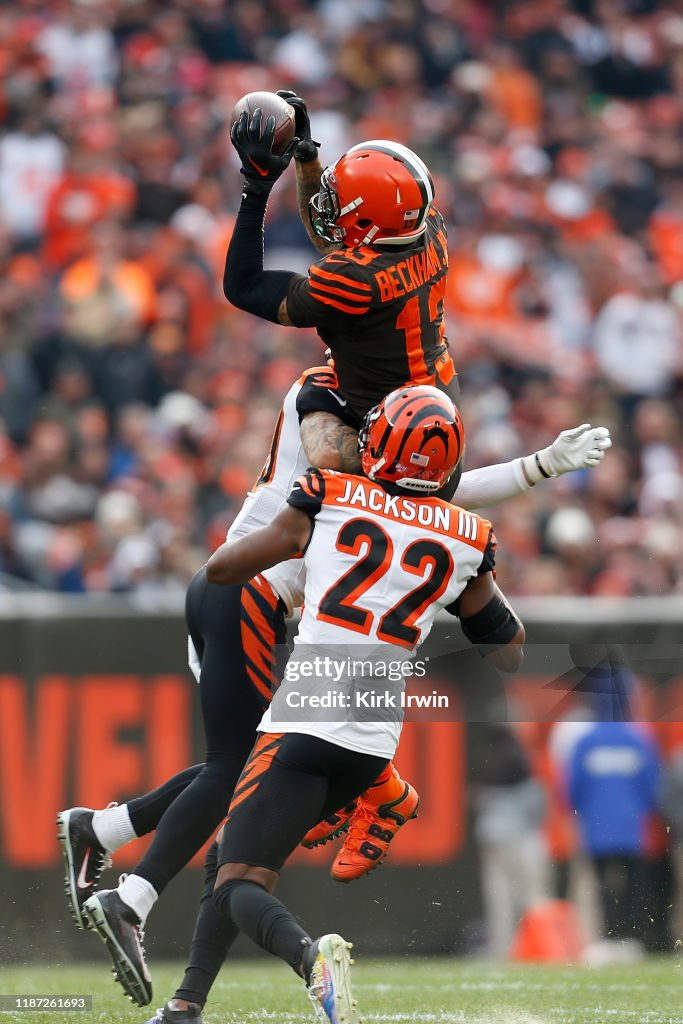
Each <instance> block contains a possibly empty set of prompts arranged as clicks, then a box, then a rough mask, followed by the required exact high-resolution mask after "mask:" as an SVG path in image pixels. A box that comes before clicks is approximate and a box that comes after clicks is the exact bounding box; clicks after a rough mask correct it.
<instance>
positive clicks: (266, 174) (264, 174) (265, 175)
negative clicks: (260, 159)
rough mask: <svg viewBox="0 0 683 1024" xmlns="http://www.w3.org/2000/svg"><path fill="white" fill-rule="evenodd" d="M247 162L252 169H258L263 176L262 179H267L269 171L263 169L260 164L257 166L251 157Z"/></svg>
mask: <svg viewBox="0 0 683 1024" xmlns="http://www.w3.org/2000/svg"><path fill="white" fill-rule="evenodd" d="M247 160H248V161H249V163H250V164H251V166H252V167H255V168H256V170H257V171H258V172H259V174H260V175H261V177H262V178H267V177H268V171H267V170H265V171H264V170H263V168H262V167H259V165H258V164H255V163H254V161H253V160H252V159H251V157H250V156H248V157H247Z"/></svg>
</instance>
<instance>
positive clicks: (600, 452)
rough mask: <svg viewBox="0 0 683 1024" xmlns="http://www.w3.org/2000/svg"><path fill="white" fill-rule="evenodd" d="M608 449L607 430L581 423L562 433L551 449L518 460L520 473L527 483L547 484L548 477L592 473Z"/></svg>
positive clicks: (610, 439)
mask: <svg viewBox="0 0 683 1024" xmlns="http://www.w3.org/2000/svg"><path fill="white" fill-rule="evenodd" d="M611 447H612V438H611V437H610V433H609V430H608V429H607V427H592V426H591V425H590V423H582V424H581V426H580V427H573V428H572V429H571V430H563V431H562V433H561V434H559V435H558V436H557V437H556V438H555V440H554V441H553V443H552V444H551V445H548V447H547V448H542V449H541V451H538V452H535V453H534V454H533V455H527V456H525V458H524V459H523V460H522V461H523V463H524V472H525V475H526V476H527V477H528V479H529V480H530V481H531V483H534V484H537V483H538V482H539V480H547V479H548V478H549V477H551V476H563V474H564V473H573V472H574V471H575V470H577V469H592V468H593V466H597V465H598V464H599V463H600V462H602V460H603V459H604V457H605V452H606V451H607V449H608V448H611Z"/></svg>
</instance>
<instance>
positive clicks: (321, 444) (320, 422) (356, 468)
mask: <svg viewBox="0 0 683 1024" xmlns="http://www.w3.org/2000/svg"><path fill="white" fill-rule="evenodd" d="M301 444H302V447H303V450H304V452H305V454H306V458H307V459H308V464H309V466H315V468H316V469H336V470H337V471H338V472H340V473H360V471H361V468H360V452H359V451H358V431H357V430H354V429H353V427H349V426H347V424H346V423H342V421H341V420H340V419H339V417H338V416H334V415H333V414H332V413H330V412H309V413H306V415H305V416H304V417H303V419H302V420H301Z"/></svg>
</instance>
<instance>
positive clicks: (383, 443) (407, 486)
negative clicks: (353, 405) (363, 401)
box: [358, 384, 465, 493]
mask: <svg viewBox="0 0 683 1024" xmlns="http://www.w3.org/2000/svg"><path fill="white" fill-rule="evenodd" d="M358 444H359V448H360V453H361V465H362V467H363V472H364V473H365V475H366V476H367V477H368V478H369V479H370V480H377V481H380V482H384V483H391V484H395V485H396V486H397V487H400V488H401V489H402V490H405V491H415V492H421V493H429V492H431V491H438V490H439V489H440V488H441V487H443V486H444V484H445V483H446V482H447V481H448V480H449V479H450V477H451V476H452V475H453V473H454V472H455V470H456V469H457V467H458V464H459V462H460V460H461V459H462V456H463V452H464V448H465V431H464V428H463V425H462V420H461V419H460V413H459V412H458V410H457V409H456V407H455V406H454V405H453V403H452V402H451V400H450V398H449V397H448V395H446V394H444V392H443V391H439V389H438V388H434V387H431V385H428V384H412V385H406V386H405V387H402V388H397V390H396V391H392V392H391V394H389V395H387V396H386V398H384V399H383V400H382V401H381V402H380V404H379V405H376V406H375V407H374V409H371V410H370V412H369V413H368V414H367V416H366V417H365V422H364V424H363V428H362V430H361V432H360V436H359V441H358Z"/></svg>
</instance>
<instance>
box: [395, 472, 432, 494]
mask: <svg viewBox="0 0 683 1024" xmlns="http://www.w3.org/2000/svg"><path fill="white" fill-rule="evenodd" d="M394 483H395V484H396V486H397V487H403V488H404V490H406V491H415V492H420V491H421V492H422V493H423V494H424V493H426V492H427V493H428V492H429V491H438V490H439V488H440V487H443V483H439V482H438V481H437V480H416V479H415V477H412V476H402V477H401V479H400V480H395V481H394Z"/></svg>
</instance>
